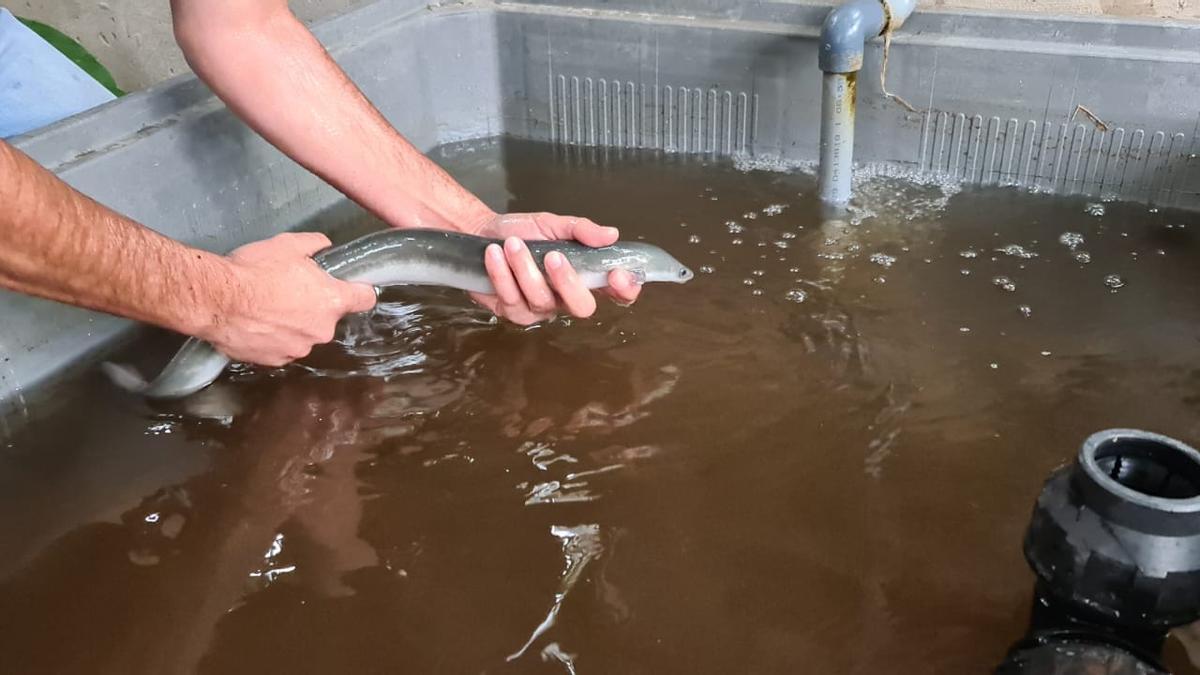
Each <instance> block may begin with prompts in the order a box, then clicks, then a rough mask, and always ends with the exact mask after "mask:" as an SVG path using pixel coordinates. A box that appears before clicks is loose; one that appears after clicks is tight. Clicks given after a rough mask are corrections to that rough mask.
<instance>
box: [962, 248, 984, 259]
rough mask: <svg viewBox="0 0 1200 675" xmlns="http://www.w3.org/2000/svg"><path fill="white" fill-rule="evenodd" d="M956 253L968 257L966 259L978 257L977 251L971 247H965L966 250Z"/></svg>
mask: <svg viewBox="0 0 1200 675" xmlns="http://www.w3.org/2000/svg"><path fill="white" fill-rule="evenodd" d="M958 254H959V255H960V256H962V257H964V258H968V259H969V258H978V257H979V251H976V250H975V249H973V248H969V249H967V250H965V251H959V252H958Z"/></svg>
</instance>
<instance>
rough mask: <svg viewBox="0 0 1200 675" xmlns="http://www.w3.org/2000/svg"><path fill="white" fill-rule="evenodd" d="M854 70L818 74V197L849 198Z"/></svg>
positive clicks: (839, 200)
mask: <svg viewBox="0 0 1200 675" xmlns="http://www.w3.org/2000/svg"><path fill="white" fill-rule="evenodd" d="M856 76H857V73H825V74H824V75H823V76H822V77H821V164H820V167H819V169H818V173H817V180H818V185H819V186H820V196H821V201H823V202H827V203H830V204H845V203H846V202H848V201H850V189H851V178H852V177H853V174H854V89H855V77H856Z"/></svg>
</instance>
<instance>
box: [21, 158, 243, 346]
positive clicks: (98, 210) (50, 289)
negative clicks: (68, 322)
mask: <svg viewBox="0 0 1200 675" xmlns="http://www.w3.org/2000/svg"><path fill="white" fill-rule="evenodd" d="M0 204H3V208H0V287H4V288H8V289H10V290H15V291H19V292H22V293H27V294H30V295H37V296H40V297H43V298H48V299H51V300H58V301H60V302H66V303H70V304H74V305H79V306H82V307H87V308H90V309H95V310H99V311H103V312H108V313H111V314H117V315H119V316H124V317H127V318H130V319H135V320H138V321H144V322H148V323H153V324H155V325H158V326H162V327H164V328H169V329H172V330H176V331H179V332H181V333H186V334H189V335H194V334H198V333H201V332H203V331H205V330H206V329H208V328H209V327H210V326H211V325H213V324H214V323H215V322H219V320H220V317H221V316H222V313H223V311H224V307H225V306H226V305H227V304H228V303H229V302H230V301H231V299H232V297H233V294H234V276H233V274H232V271H231V270H230V266H229V264H228V263H227V261H226V260H225V259H224V258H222V257H220V256H216V255H213V254H210V253H207V252H204V251H200V250H196V249H191V248H188V247H186V246H184V245H182V244H180V243H178V242H175V241H173V240H171V239H168V238H166V237H163V236H162V235H159V234H158V233H156V232H154V231H153V230H150V229H148V228H146V227H143V226H141V225H139V224H138V223H135V222H133V221H132V220H130V219H128V218H125V217H123V216H121V215H119V214H117V213H115V212H113V211H112V210H110V209H108V208H105V207H104V206H102V205H100V204H98V203H96V202H95V201H93V200H91V199H89V198H88V197H86V196H84V195H82V194H80V193H79V192H77V191H75V190H74V189H72V188H71V187H70V186H68V185H67V184H66V183H64V182H62V181H61V180H59V179H58V178H57V177H56V176H54V175H53V174H51V173H50V172H49V171H46V170H45V169H43V168H42V167H41V166H39V165H38V164H37V163H36V162H34V161H33V160H32V159H30V158H29V157H27V156H26V155H25V154H24V153H22V152H20V151H18V150H17V149H15V148H13V147H12V146H10V145H8V144H6V143H4V142H2V141H0Z"/></svg>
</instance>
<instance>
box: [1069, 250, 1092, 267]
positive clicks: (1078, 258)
mask: <svg viewBox="0 0 1200 675" xmlns="http://www.w3.org/2000/svg"><path fill="white" fill-rule="evenodd" d="M1071 257H1072V258H1075V262H1077V263H1080V264H1083V265H1086V264H1088V263H1090V262H1092V254H1091V253H1088V252H1087V251H1076V252H1075V255H1073V256H1071Z"/></svg>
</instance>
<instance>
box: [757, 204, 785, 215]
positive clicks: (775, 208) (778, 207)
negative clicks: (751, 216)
mask: <svg viewBox="0 0 1200 675" xmlns="http://www.w3.org/2000/svg"><path fill="white" fill-rule="evenodd" d="M786 208H787V204H768V205H767V207H766V208H765V209H763V210H762V212H763V213H765V214H766V215H768V216H777V215H779V214H781V213H783V210H784V209H786Z"/></svg>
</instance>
